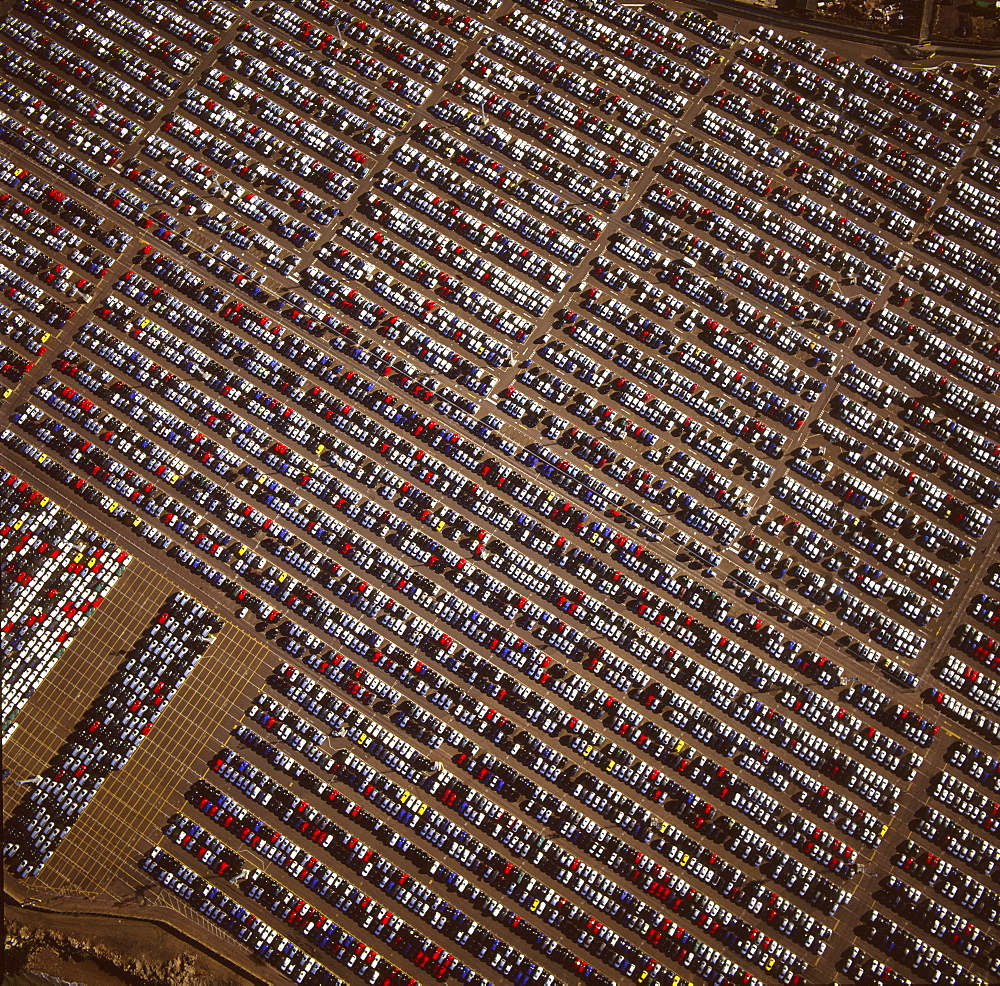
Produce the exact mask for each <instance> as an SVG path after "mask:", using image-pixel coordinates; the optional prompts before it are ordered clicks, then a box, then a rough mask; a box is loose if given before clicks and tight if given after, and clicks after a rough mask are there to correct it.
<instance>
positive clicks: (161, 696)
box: [4, 557, 221, 877]
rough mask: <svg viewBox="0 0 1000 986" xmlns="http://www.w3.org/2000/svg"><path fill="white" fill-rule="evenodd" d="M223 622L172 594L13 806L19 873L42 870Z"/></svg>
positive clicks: (9, 850) (8, 852)
mask: <svg viewBox="0 0 1000 986" xmlns="http://www.w3.org/2000/svg"><path fill="white" fill-rule="evenodd" d="M123 560H124V558H122V557H119V559H118V561H119V563H121V562H122V561H123ZM220 626H221V622H220V621H219V620H218V618H217V617H215V616H214V615H213V614H211V613H209V612H208V611H207V610H206V609H205V607H203V606H201V605H200V604H199V603H196V602H195V601H194V600H193V599H192V598H190V597H189V596H186V595H184V594H182V593H176V594H175V595H173V596H171V597H170V598H169V599H168V600H167V602H166V604H165V607H164V610H163V612H162V613H161V614H160V616H159V617H158V619H157V621H156V622H155V623H154V624H153V625H152V626H150V627H149V628H148V629H147V631H146V632H145V633H144V634H143V635H142V636H141V637H140V638H139V639H138V640H137V641H135V642H134V644H133V646H132V647H131V649H130V651H129V655H128V657H127V658H126V660H125V661H123V662H122V664H121V666H120V667H119V669H118V670H117V671H116V672H115V673H114V674H113V675H112V677H111V678H110V680H109V681H108V683H107V684H106V685H105V687H104V689H103V690H102V692H101V694H100V695H98V696H97V697H96V698H95V700H94V702H93V703H92V704H91V706H90V708H89V709H88V711H87V712H86V713H85V714H84V716H83V719H82V720H81V721H80V722H79V723H78V724H77V727H76V729H75V730H74V732H73V733H72V734H71V735H70V737H69V738H68V740H67V741H66V742H65V743H64V744H63V746H62V747H61V748H60V749H59V751H58V752H57V753H56V754H55V756H54V757H53V759H52V761H51V762H50V764H49V766H48V767H47V768H46V769H45V770H44V771H42V773H41V774H40V775H38V777H36V778H34V779H31V780H30V789H29V791H28V792H27V794H26V795H25V797H24V798H23V799H22V801H21V802H20V803H19V804H18V805H17V806H16V807H15V808H14V810H13V812H12V813H11V818H10V820H9V822H8V824H7V826H6V837H5V841H4V856H5V858H6V859H8V860H9V861H10V865H11V867H12V869H13V872H14V873H15V875H17V876H19V877H26V876H35V875H37V874H38V873H40V872H41V871H42V869H43V868H44V866H45V864H46V863H47V862H48V860H49V859H50V858H51V856H52V854H53V853H54V852H55V851H56V849H57V848H58V847H59V844H60V843H61V842H62V840H63V839H64V838H65V837H66V836H67V835H68V834H69V832H70V829H71V828H72V826H73V824H74V823H75V822H76V820H77V819H78V818H79V816H80V815H81V814H82V813H83V811H84V810H85V809H86V807H87V805H88V804H89V802H90V800H91V799H92V798H93V797H94V795H95V794H96V793H97V791H98V790H99V789H100V787H101V785H102V784H103V783H104V781H105V779H106V778H107V777H108V775H109V774H110V772H111V771H113V770H121V769H123V768H124V767H125V765H126V764H127V762H128V759H129V757H131V755H132V754H133V753H134V752H135V750H136V748H137V747H138V745H139V743H140V742H141V741H142V738H143V737H144V736H146V735H148V733H149V731H150V729H152V727H153V724H154V723H155V721H156V719H157V718H158V717H159V716H160V715H161V714H162V713H163V711H164V710H165V709H166V706H167V704H168V703H169V701H170V699H171V698H172V697H173V695H174V693H175V692H176V690H177V688H178V686H179V685H180V684H181V682H182V681H183V680H184V678H185V677H186V676H187V675H188V674H189V673H190V671H191V669H192V668H193V667H194V665H195V663H196V662H197V660H198V658H199V657H200V656H201V654H202V653H203V652H204V651H205V649H206V648H207V647H208V645H209V644H210V643H211V641H212V640H213V639H214V633H215V631H216V630H218V629H219V628H220Z"/></svg>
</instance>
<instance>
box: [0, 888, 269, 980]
mask: <svg viewBox="0 0 1000 986" xmlns="http://www.w3.org/2000/svg"><path fill="white" fill-rule="evenodd" d="M3 925H4V962H3V968H4V982H7V977H8V976H15V975H17V974H18V973H31V972H41V973H45V974H46V975H49V976H53V977H55V978H57V979H61V980H63V981H65V982H67V983H80V984H85V986H258V984H262V983H267V982H270V981H271V980H270V979H269V978H259V979H258V978H256V977H251V976H249V975H246V974H243V973H239V972H237V971H235V970H234V969H232V968H231V967H229V966H227V965H225V964H224V963H222V962H220V961H218V959H217V958H214V957H212V956H211V955H209V954H208V953H206V952H203V951H201V950H200V949H198V948H197V946H195V945H194V944H193V943H192V942H190V941H185V940H184V939H182V938H181V937H180V936H179V935H177V934H175V933H173V932H172V931H170V930H168V929H167V928H165V927H163V926H161V925H159V924H157V923H155V922H154V921H146V920H138V919H135V918H129V917H121V918H119V917H114V916H99V915H90V914H58V913H53V912H44V911H40V910H32V909H30V908H25V907H20V906H18V905H17V904H16V903H15V902H13V901H11V900H10V899H9V898H7V899H5V900H4V922H3ZM265 968H266V967H264V966H263V965H262V966H261V971H262V973H265ZM265 975H266V973H265ZM25 981H32V980H31V977H26V979H25Z"/></svg>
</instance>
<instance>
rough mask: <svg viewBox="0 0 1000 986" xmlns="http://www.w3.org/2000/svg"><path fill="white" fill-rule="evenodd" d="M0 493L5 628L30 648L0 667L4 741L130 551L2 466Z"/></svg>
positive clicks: (114, 579) (19, 650)
mask: <svg viewBox="0 0 1000 986" xmlns="http://www.w3.org/2000/svg"><path fill="white" fill-rule="evenodd" d="M0 498H2V521H0V539H2V540H0V550H2V552H3V555H4V557H5V558H6V559H7V570H6V572H5V581H6V584H7V585H8V587H9V590H10V591H11V592H13V593H14V594H15V596H16V600H15V599H14V597H13V596H12V605H11V606H10V607H8V609H7V611H6V622H7V624H8V626H7V629H6V631H5V632H6V633H8V634H11V635H12V636H11V639H15V637H17V636H21V635H23V636H25V637H30V639H31V646H30V647H20V648H17V649H14V650H13V651H12V659H11V660H10V661H8V662H6V663H5V665H4V670H3V722H4V737H5V739H6V738H9V737H11V736H12V735H13V734H14V733H15V731H16V730H17V728H18V725H19V723H18V721H17V720H18V716H19V714H20V712H21V710H22V709H23V708H24V705H25V703H26V702H27V701H28V699H30V698H31V696H32V695H33V694H34V693H35V691H36V689H37V688H38V687H39V685H41V683H42V682H43V681H44V680H45V679H46V678H47V677H48V676H49V675H50V674H52V673H53V671H54V669H55V667H56V665H57V663H58V661H59V657H60V655H61V654H62V652H63V650H65V648H66V647H67V646H69V644H70V643H71V642H72V641H73V639H74V638H75V637H76V635H77V634H78V633H79V632H80V630H81V629H82V628H83V627H84V626H85V625H86V623H87V621H88V620H89V619H90V618H91V617H92V616H93V615H95V613H96V611H97V608H98V607H99V606H100V605H101V603H102V602H103V600H104V597H105V596H106V595H107V594H108V592H109V591H110V590H111V589H112V587H113V586H114V585H115V583H116V582H117V581H118V579H119V578H120V577H121V576H122V575H123V574H124V572H125V569H126V567H127V566H128V564H129V562H130V561H131V556H130V555H128V554H127V553H125V552H123V551H121V550H120V549H119V548H118V547H117V546H116V545H115V544H113V543H112V542H111V541H110V540H109V539H108V538H106V537H104V536H103V535H101V534H98V533H97V532H96V531H94V530H92V529H91V528H89V527H87V526H86V525H84V524H83V523H82V522H81V521H79V520H75V519H74V518H73V517H71V516H70V515H69V514H68V513H66V511H64V510H63V509H62V508H61V507H59V506H58V505H57V504H56V503H55V502H53V501H52V500H50V499H49V498H48V497H47V496H43V495H42V494H41V493H40V492H39V491H38V490H36V489H34V488H32V487H31V486H30V485H29V484H28V483H26V482H25V481H24V480H22V479H20V478H19V477H18V476H16V475H15V474H14V473H12V472H10V471H8V470H4V471H3V472H2V473H0ZM15 585H17V586H18V588H17V589H16V590H15V589H14V588H13V587H14V586H15ZM43 601H44V602H43ZM41 607H44V608H41Z"/></svg>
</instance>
